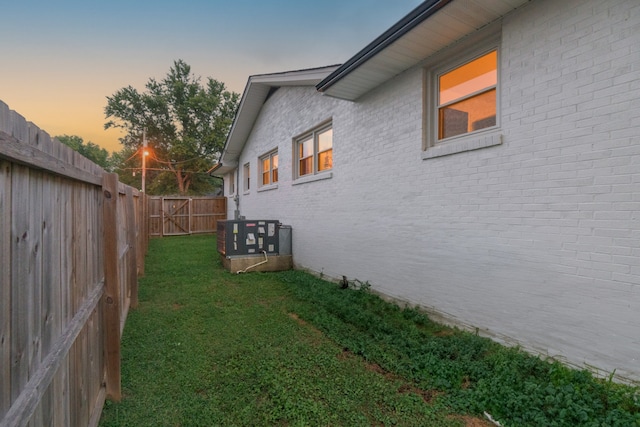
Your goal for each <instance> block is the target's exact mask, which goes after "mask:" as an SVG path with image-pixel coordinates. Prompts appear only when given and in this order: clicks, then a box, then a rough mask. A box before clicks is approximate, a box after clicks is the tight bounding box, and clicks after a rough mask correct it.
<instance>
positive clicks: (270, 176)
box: [260, 150, 278, 187]
mask: <svg viewBox="0 0 640 427" xmlns="http://www.w3.org/2000/svg"><path fill="white" fill-rule="evenodd" d="M260 173H261V175H262V181H261V183H260V186H261V187H262V186H265V185H272V184H276V183H277V182H278V150H274V151H271V152H270V153H267V154H265V155H264V156H262V157H260Z"/></svg>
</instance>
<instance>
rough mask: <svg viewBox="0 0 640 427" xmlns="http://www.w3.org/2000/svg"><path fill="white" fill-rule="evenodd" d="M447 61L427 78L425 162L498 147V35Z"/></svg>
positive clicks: (429, 71)
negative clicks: (469, 151)
mask: <svg viewBox="0 0 640 427" xmlns="http://www.w3.org/2000/svg"><path fill="white" fill-rule="evenodd" d="M480 44H484V49H483V50H479V49H482V47H480V48H478V47H477V45H476V46H474V47H472V48H471V50H468V51H467V53H466V54H462V55H460V56H457V57H456V58H455V59H454V60H453V61H449V62H448V63H444V65H440V64H443V61H441V60H438V61H437V63H438V65H436V66H435V67H434V68H432V69H430V70H428V72H427V73H426V77H425V78H426V80H425V89H426V96H425V133H424V136H425V141H424V147H423V148H424V150H425V152H424V154H423V156H422V157H423V158H429V157H437V156H440V155H448V154H453V153H457V152H462V151H468V150H474V149H478V148H483V147H488V146H492V145H498V144H501V143H502V139H501V136H500V135H499V134H498V133H496V132H491V131H492V130H499V123H500V105H499V102H498V92H499V65H498V64H499V48H498V42H497V41H496V38H495V37H491V39H488V40H487V41H486V42H484V43H482V42H481V43H480Z"/></svg>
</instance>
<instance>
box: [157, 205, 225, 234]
mask: <svg viewBox="0 0 640 427" xmlns="http://www.w3.org/2000/svg"><path fill="white" fill-rule="evenodd" d="M226 218H227V198H226V197H150V198H149V224H150V231H149V232H150V235H151V236H177V235H184V234H197V233H215V231H216V228H217V224H218V221H219V220H224V219H226Z"/></svg>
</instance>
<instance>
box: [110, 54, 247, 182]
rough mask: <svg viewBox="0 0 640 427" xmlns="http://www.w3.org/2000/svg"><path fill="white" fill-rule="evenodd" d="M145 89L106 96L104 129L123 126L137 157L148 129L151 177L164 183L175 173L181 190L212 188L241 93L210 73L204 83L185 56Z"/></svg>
mask: <svg viewBox="0 0 640 427" xmlns="http://www.w3.org/2000/svg"><path fill="white" fill-rule="evenodd" d="M145 88H146V90H145V91H144V92H139V91H138V90H136V89H135V88H133V87H132V86H127V87H125V88H122V89H120V90H118V91H117V92H116V93H114V94H113V95H112V96H110V97H107V106H106V107H105V116H106V119H107V122H106V123H105V125H104V127H105V129H108V128H112V127H115V128H121V129H124V130H125V132H126V134H125V136H124V137H123V138H121V139H120V142H121V143H122V144H123V145H124V147H125V150H123V152H124V151H126V152H129V153H132V155H133V156H135V155H136V153H141V151H140V149H141V147H142V144H143V133H145V134H146V138H147V141H148V144H149V147H150V156H149V157H148V159H147V167H148V168H149V170H152V171H155V172H156V174H154V178H153V179H155V180H158V181H159V182H163V181H166V180H167V175H169V176H172V177H173V180H174V181H175V186H174V187H175V189H176V190H177V192H179V193H180V194H187V193H188V192H191V193H193V192H194V191H195V192H201V191H202V189H200V190H199V191H198V190H197V189H196V188H195V187H200V186H204V187H210V185H211V180H210V177H208V176H207V175H206V171H207V170H209V169H210V168H211V167H212V166H213V164H214V163H215V161H216V160H217V156H218V155H219V154H220V152H221V151H222V148H223V146H224V141H225V138H226V136H227V132H228V131H229V127H230V126H231V123H232V121H233V117H234V115H235V112H236V108H237V106H238V100H239V97H240V96H239V94H238V93H235V92H230V91H227V90H226V88H225V85H224V83H222V82H219V81H217V80H215V79H213V78H211V77H208V78H207V79H206V82H205V83H204V84H202V83H201V81H200V78H199V77H196V76H194V75H193V74H192V73H191V67H190V66H189V65H187V64H186V63H185V62H184V61H182V60H177V61H174V63H173V66H172V67H171V68H170V69H169V72H168V73H167V75H166V77H165V78H164V79H162V80H160V81H158V80H156V79H154V78H151V79H149V81H148V82H147V83H146V85H145ZM149 188H153V183H151V185H150V186H149ZM190 190H191V191H190Z"/></svg>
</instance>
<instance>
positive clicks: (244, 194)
mask: <svg viewBox="0 0 640 427" xmlns="http://www.w3.org/2000/svg"><path fill="white" fill-rule="evenodd" d="M249 194H251V190H247V191H245V192H244V193H242V195H243V196H248V195H249Z"/></svg>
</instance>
